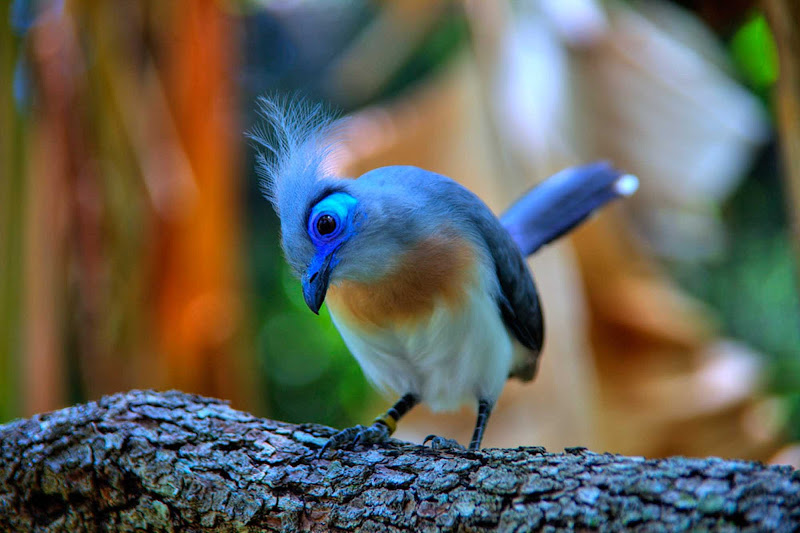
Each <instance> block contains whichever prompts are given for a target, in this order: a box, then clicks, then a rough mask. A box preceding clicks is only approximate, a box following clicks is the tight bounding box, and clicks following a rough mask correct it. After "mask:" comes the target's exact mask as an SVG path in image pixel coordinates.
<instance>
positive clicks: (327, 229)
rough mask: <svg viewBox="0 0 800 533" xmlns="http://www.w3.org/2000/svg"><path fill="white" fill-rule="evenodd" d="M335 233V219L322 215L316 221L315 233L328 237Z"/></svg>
mask: <svg viewBox="0 0 800 533" xmlns="http://www.w3.org/2000/svg"><path fill="white" fill-rule="evenodd" d="M334 231H336V219H334V218H333V217H332V216H330V215H322V216H321V217H319V218H318V219H317V232H319V234H320V235H330V234H331V233H333V232H334Z"/></svg>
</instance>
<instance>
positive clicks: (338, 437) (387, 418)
mask: <svg viewBox="0 0 800 533" xmlns="http://www.w3.org/2000/svg"><path fill="white" fill-rule="evenodd" d="M418 403H419V397H418V396H417V395H416V394H411V393H409V394H406V395H404V396H403V397H402V398H400V399H399V400H397V403H395V404H394V405H393V406H392V407H391V408H390V409H389V410H388V411H386V412H385V413H383V414H382V415H381V416H379V417H376V418H375V420H373V421H372V424H371V425H369V426H361V425H358V426H354V427H351V428H346V429H343V430H341V431H340V432H339V433H337V434H335V435H334V436H333V437H331V438H330V439H328V442H326V443H325V445H324V446H323V447H322V449H321V450H320V451H319V454H317V456H318V457H322V455H323V454H324V453H325V451H326V450H335V449H340V448H345V449H352V448H354V447H355V446H356V445H357V444H375V443H378V442H383V441H385V440H386V439H388V438H389V437H390V436H391V435H392V433H394V430H395V429H397V422H398V420H400V419H401V418H402V417H403V415H405V414H406V413H407V412H409V411H410V410H411V408H412V407H414V406H415V405H417V404H418Z"/></svg>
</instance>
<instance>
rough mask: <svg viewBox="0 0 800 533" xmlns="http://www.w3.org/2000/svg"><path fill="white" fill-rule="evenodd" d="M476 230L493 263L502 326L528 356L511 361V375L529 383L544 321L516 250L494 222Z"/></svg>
mask: <svg viewBox="0 0 800 533" xmlns="http://www.w3.org/2000/svg"><path fill="white" fill-rule="evenodd" d="M478 227H479V228H480V233H481V236H482V237H483V239H484V240H485V241H486V245H487V247H488V249H489V252H490V253H491V256H492V259H493V261H494V266H495V273H496V274H497V282H498V285H499V288H500V291H499V293H498V295H497V306H498V308H499V309H500V313H501V315H502V317H503V322H504V323H505V324H506V326H507V327H508V329H509V330H511V332H512V333H513V334H514V336H515V337H516V339H517V340H518V341H519V343H520V344H522V345H523V346H524V347H526V348H528V350H529V353H527V354H526V357H524V359H523V360H519V361H515V362H514V367H513V368H512V369H511V375H512V376H514V377H518V378H520V379H522V380H524V381H528V380H530V379H533V377H534V375H535V374H536V367H537V363H538V358H539V352H540V351H541V349H542V343H543V342H544V320H543V317H542V310H541V307H540V305H539V295H538V294H537V292H536V286H535V285H534V283H533V277H532V276H531V274H530V272H529V271H528V267H527V265H526V264H525V261H524V259H523V257H522V254H521V253H520V250H519V248H518V247H517V245H516V244H515V243H514V241H513V240H512V239H511V236H510V235H509V234H508V232H507V231H506V230H505V229H504V228H503V227H502V226H501V225H500V223H499V222H498V220H497V219H496V218H494V216H491V218H488V217H486V218H483V217H481V219H480V220H479V221H478Z"/></svg>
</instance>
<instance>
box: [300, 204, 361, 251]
mask: <svg viewBox="0 0 800 533" xmlns="http://www.w3.org/2000/svg"><path fill="white" fill-rule="evenodd" d="M357 203H358V200H356V199H355V198H353V197H352V196H350V195H349V194H347V193H343V192H336V193H333V194H331V195H330V196H327V197H325V198H323V199H322V200H320V201H319V202H317V205H315V206H314V208H313V209H311V214H310V215H309V217H308V235H309V236H310V237H311V240H312V241H313V242H314V244H316V245H324V244H326V243H329V242H332V241H334V240H336V239H337V238H338V237H340V236H341V235H342V233H343V232H345V230H346V229H348V228H349V226H350V221H351V219H352V213H353V211H354V208H355V206H356V204H357ZM348 233H349V232H348Z"/></svg>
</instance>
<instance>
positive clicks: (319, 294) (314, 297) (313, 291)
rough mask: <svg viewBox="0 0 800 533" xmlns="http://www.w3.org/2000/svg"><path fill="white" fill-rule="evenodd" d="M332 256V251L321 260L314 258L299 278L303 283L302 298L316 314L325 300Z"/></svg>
mask: <svg viewBox="0 0 800 533" xmlns="http://www.w3.org/2000/svg"><path fill="white" fill-rule="evenodd" d="M317 257H319V256H317ZM332 258H333V252H331V253H330V254H328V255H326V256H325V257H324V259H322V260H321V261H319V260H317V258H314V261H312V262H311V265H310V266H309V267H308V270H307V271H306V273H305V275H304V276H303V279H302V280H301V281H302V283H303V298H304V299H305V301H306V305H307V306H308V308H309V309H311V311H312V312H313V313H314V314H317V315H318V314H319V308H320V307H322V302H324V301H325V294H326V293H327V292H328V283H329V282H330V278H331V270H332V266H331V259H332Z"/></svg>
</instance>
